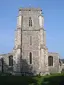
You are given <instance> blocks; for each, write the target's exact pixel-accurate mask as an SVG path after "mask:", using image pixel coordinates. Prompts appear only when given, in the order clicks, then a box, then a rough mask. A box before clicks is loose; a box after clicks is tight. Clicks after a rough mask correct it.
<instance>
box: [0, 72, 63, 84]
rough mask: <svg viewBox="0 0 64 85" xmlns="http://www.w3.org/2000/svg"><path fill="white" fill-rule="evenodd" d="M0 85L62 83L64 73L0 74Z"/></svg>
mask: <svg viewBox="0 0 64 85" xmlns="http://www.w3.org/2000/svg"><path fill="white" fill-rule="evenodd" d="M0 85H64V74H53V75H48V76H10V75H7V76H0Z"/></svg>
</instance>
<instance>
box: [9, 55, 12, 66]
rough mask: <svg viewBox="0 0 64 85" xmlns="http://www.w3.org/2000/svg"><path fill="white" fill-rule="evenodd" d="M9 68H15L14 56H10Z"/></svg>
mask: <svg viewBox="0 0 64 85" xmlns="http://www.w3.org/2000/svg"><path fill="white" fill-rule="evenodd" d="M9 66H13V56H12V55H10V56H9Z"/></svg>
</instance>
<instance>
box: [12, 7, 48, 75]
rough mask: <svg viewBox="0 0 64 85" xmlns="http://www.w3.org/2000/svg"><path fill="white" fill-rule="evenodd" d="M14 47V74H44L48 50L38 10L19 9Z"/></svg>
mask: <svg viewBox="0 0 64 85" xmlns="http://www.w3.org/2000/svg"><path fill="white" fill-rule="evenodd" d="M15 34H16V36H15V47H14V57H13V59H14V65H13V70H14V72H19V73H33V74H34V75H36V74H46V73H47V72H48V49H47V47H46V31H45V30H44V17H43V16H42V10H41V9H40V8H20V9H19V14H18V17H17V29H16V33H15Z"/></svg>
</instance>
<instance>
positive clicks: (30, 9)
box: [19, 8, 42, 11]
mask: <svg viewBox="0 0 64 85" xmlns="http://www.w3.org/2000/svg"><path fill="white" fill-rule="evenodd" d="M19 11H42V9H41V8H20V9H19Z"/></svg>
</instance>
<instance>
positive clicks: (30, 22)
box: [29, 17, 32, 26]
mask: <svg viewBox="0 0 64 85" xmlns="http://www.w3.org/2000/svg"><path fill="white" fill-rule="evenodd" d="M29 26H32V19H31V17H29Z"/></svg>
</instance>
